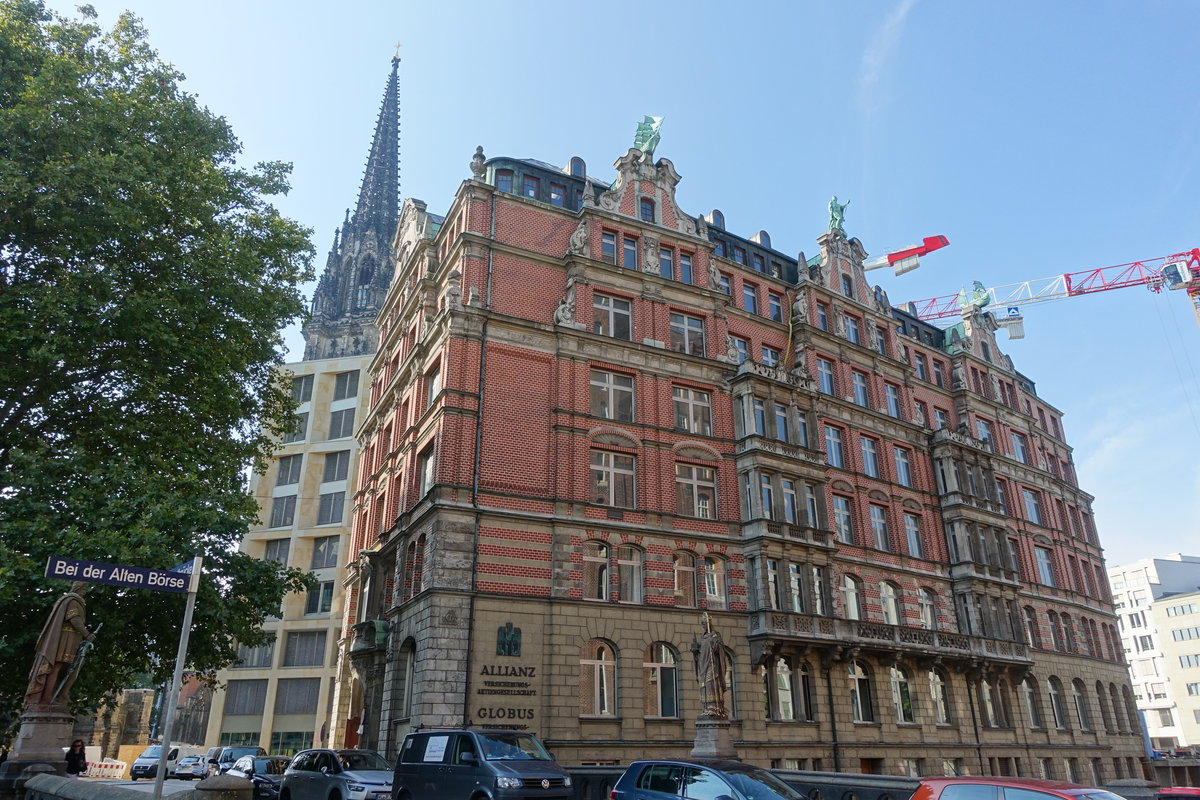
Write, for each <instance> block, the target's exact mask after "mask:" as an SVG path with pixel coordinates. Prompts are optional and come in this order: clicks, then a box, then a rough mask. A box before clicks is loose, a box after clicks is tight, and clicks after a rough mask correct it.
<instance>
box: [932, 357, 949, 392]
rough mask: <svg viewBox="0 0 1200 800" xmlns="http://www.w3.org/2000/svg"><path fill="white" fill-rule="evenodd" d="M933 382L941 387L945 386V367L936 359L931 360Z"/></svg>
mask: <svg viewBox="0 0 1200 800" xmlns="http://www.w3.org/2000/svg"><path fill="white" fill-rule="evenodd" d="M933 382H934V383H936V384H937V385H938V386H941V387H942V388H943V389H944V388H945V387H946V368H945V367H943V366H942V362H940V361H938V360H937V359H934V361H933Z"/></svg>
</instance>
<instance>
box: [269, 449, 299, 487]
mask: <svg viewBox="0 0 1200 800" xmlns="http://www.w3.org/2000/svg"><path fill="white" fill-rule="evenodd" d="M303 462H304V455H303V454H302V453H297V454H296V455H294V456H281V457H280V459H279V462H278V464H279V466H278V468H277V469H276V470H275V485H276V486H289V485H291V484H293V483H299V482H300V467H301V466H302V464H303Z"/></svg>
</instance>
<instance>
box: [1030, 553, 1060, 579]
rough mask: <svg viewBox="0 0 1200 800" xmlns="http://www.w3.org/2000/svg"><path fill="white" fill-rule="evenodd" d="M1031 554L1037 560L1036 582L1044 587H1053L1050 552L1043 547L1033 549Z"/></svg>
mask: <svg viewBox="0 0 1200 800" xmlns="http://www.w3.org/2000/svg"><path fill="white" fill-rule="evenodd" d="M1033 553H1034V557H1035V558H1036V559H1037V569H1038V581H1039V582H1040V583H1041V584H1042V585H1044V586H1055V585H1056V584H1055V583H1054V564H1053V563H1052V561H1051V555H1050V551H1049V550H1048V549H1046V548H1045V547H1035V548H1033Z"/></svg>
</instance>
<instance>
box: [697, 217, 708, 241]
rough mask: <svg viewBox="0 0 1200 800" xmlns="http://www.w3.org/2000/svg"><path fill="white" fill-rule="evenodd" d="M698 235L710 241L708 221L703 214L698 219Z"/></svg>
mask: <svg viewBox="0 0 1200 800" xmlns="http://www.w3.org/2000/svg"><path fill="white" fill-rule="evenodd" d="M696 235H697V236H699V237H700V238H701V239H703V240H705V241H708V220H706V219H705V218H704V215H703V214H701V215H700V216H698V217H696Z"/></svg>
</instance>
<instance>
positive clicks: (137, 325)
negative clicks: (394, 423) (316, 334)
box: [0, 0, 312, 713]
mask: <svg viewBox="0 0 1200 800" xmlns="http://www.w3.org/2000/svg"><path fill="white" fill-rule="evenodd" d="M79 13H80V15H81V16H80V18H78V19H68V18H64V17H60V16H58V15H55V14H53V13H51V12H49V11H47V10H46V8H45V7H44V6H43V5H42V4H41V3H40V2H34V0H0V331H2V333H0V618H2V619H3V620H4V622H5V624H4V625H3V626H0V664H4V665H5V666H6V669H4V670H3V671H0V712H9V713H11V712H15V711H17V710H18V707H19V703H20V697H21V696H22V694H23V692H24V686H25V681H26V676H27V674H28V669H29V665H30V662H31V660H32V655H33V647H34V643H35V642H36V640H37V636H38V633H39V631H40V628H41V624H42V621H43V619H44V618H45V616H46V613H47V611H48V609H49V607H50V605H52V604H53V602H54V600H55V599H56V598H57V597H58V595H59V594H61V592H62V591H64V590H65V588H66V583H65V582H63V581H58V580H49V579H46V578H43V577H42V573H43V571H44V568H45V563H46V559H47V557H48V556H51V555H60V556H67V557H73V558H81V559H87V560H93V561H107V562H114V563H120V564H131V565H138V566H145V567H155V568H169V567H173V566H175V565H177V564H179V563H181V562H183V561H186V560H188V559H190V558H191V557H192V556H194V555H203V556H204V557H205V573H206V578H205V580H204V581H203V584H202V585H203V588H202V590H201V593H200V596H199V599H198V603H197V606H196V618H195V625H194V627H193V630H192V632H191V646H190V652H189V663H188V667H189V668H195V669H198V670H201V671H211V670H214V669H216V668H219V667H221V666H224V665H227V664H229V663H230V662H231V661H232V659H233V658H234V656H235V650H234V646H233V644H232V642H231V637H232V639H237V640H240V641H242V642H246V643H249V644H254V643H256V642H259V641H261V638H262V635H261V623H262V622H263V620H264V618H265V617H266V616H267V615H269V614H272V613H277V612H278V608H279V604H280V601H281V598H282V597H283V595H284V594H285V593H286V592H288V591H296V590H299V589H302V588H304V586H305V585H306V581H307V577H306V576H304V575H302V574H301V573H299V572H297V571H295V570H286V569H284V568H282V567H280V566H279V565H277V564H274V563H271V562H264V561H259V560H256V559H252V558H249V557H247V556H245V555H244V554H241V553H239V552H237V545H238V542H239V541H240V539H241V537H242V536H243V535H244V534H245V532H246V530H247V528H248V526H249V525H250V524H252V523H253V521H254V519H255V517H256V515H257V505H256V503H255V501H254V498H253V497H251V496H250V495H249V494H248V492H247V490H246V488H245V480H244V476H245V473H246V470H247V469H248V468H250V467H261V465H262V463H263V458H264V457H265V456H266V455H267V454H268V453H269V452H270V450H271V442H272V439H273V437H274V436H275V435H277V434H278V433H279V432H280V431H281V430H282V429H283V428H284V427H285V425H286V423H287V420H288V419H289V417H290V412H291V408H292V406H291V404H290V399H289V397H288V394H287V391H286V389H285V387H284V386H283V385H282V384H281V382H280V381H279V379H278V377H277V376H278V370H277V368H278V365H279V363H280V360H281V359H280V356H279V352H280V346H281V344H282V330H283V328H284V327H285V326H286V325H287V324H289V322H290V321H292V320H294V319H296V318H297V317H298V315H300V314H301V313H302V311H303V302H302V298H301V296H300V293H299V290H298V284H299V283H300V282H301V281H303V280H306V279H308V278H309V277H310V271H311V269H310V262H311V257H312V253H311V246H310V245H309V242H308V233H309V231H307V230H306V229H304V228H302V227H300V226H299V225H297V224H296V223H294V222H292V221H290V220H288V219H285V218H283V217H282V216H281V215H280V214H279V213H278V212H277V210H276V209H275V208H274V207H272V206H271V205H270V204H269V203H268V202H267V201H266V199H265V198H266V197H268V196H270V195H273V194H278V193H282V192H285V191H286V190H287V182H286V178H287V175H288V171H289V165H285V164H279V163H271V164H260V165H258V166H257V167H255V168H254V169H244V168H241V167H239V166H238V165H237V163H236V157H237V155H238V152H239V150H240V147H239V144H238V142H237V140H236V139H235V138H234V136H233V133H232V131H231V130H230V128H229V126H228V125H227V124H226V122H225V120H224V119H222V118H220V117H218V116H216V115H214V114H212V113H211V112H210V111H208V110H207V109H205V108H203V107H202V106H200V105H199V104H198V103H197V101H196V98H195V97H193V96H191V95H189V94H187V93H186V92H184V91H183V90H182V89H181V88H180V82H181V80H182V78H183V76H182V75H180V74H179V73H178V72H176V71H175V70H174V69H173V68H172V67H170V66H169V65H167V64H165V63H163V62H162V61H160V60H159V58H158V57H157V55H156V54H155V52H154V51H153V50H152V49H151V48H150V46H149V45H148V43H147V40H146V35H145V32H144V30H143V29H142V28H141V26H140V23H139V21H138V20H137V19H136V18H134V17H131V16H128V15H126V16H124V17H122V18H121V20H120V21H119V22H118V23H117V24H116V25H115V27H114V28H113V29H112V30H111V31H107V32H105V31H102V30H101V29H100V28H99V27H98V26H97V25H96V24H95V22H94V20H95V13H94V12H93V11H92V10H91V9H90V8H89V7H87V6H85V7H83V8H81V9H80V12H79ZM183 603H184V597H183V596H182V595H176V594H172V593H165V592H154V591H147V590H133V589H129V590H124V589H118V588H116V587H108V586H95V587H93V589H92V591H91V592H90V593H89V595H88V617H89V625H91V626H93V627H94V626H95V625H96V624H98V623H101V622H103V623H104V629H103V631H102V632H101V634H100V636H99V638H98V641H97V649H96V650H95V652H94V654H93V655H92V656H91V657H90V659H91V660H90V661H89V662H88V664H87V666H86V667H85V668H84V669H83V670H82V673H81V677H80V679H79V682H78V683H77V684H76V685H75V689H74V690H73V694H74V696H75V697H74V699H75V702H76V703H77V705H78V706H79V707H80V708H84V707H88V706H94V705H96V704H97V703H99V702H100V701H101V700H102V698H103V697H104V696H105V694H106V693H108V692H111V691H113V690H115V689H118V688H121V687H122V686H125V685H129V683H130V681H131V680H132V678H133V676H134V675H135V674H138V673H151V674H154V675H155V676H156V677H157V678H159V679H161V678H162V677H164V676H167V675H169V674H170V672H171V670H172V669H173V666H174V660H175V649H176V646H177V644H178V638H179V633H180V630H179V626H180V622H181V618H182V612H183Z"/></svg>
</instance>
